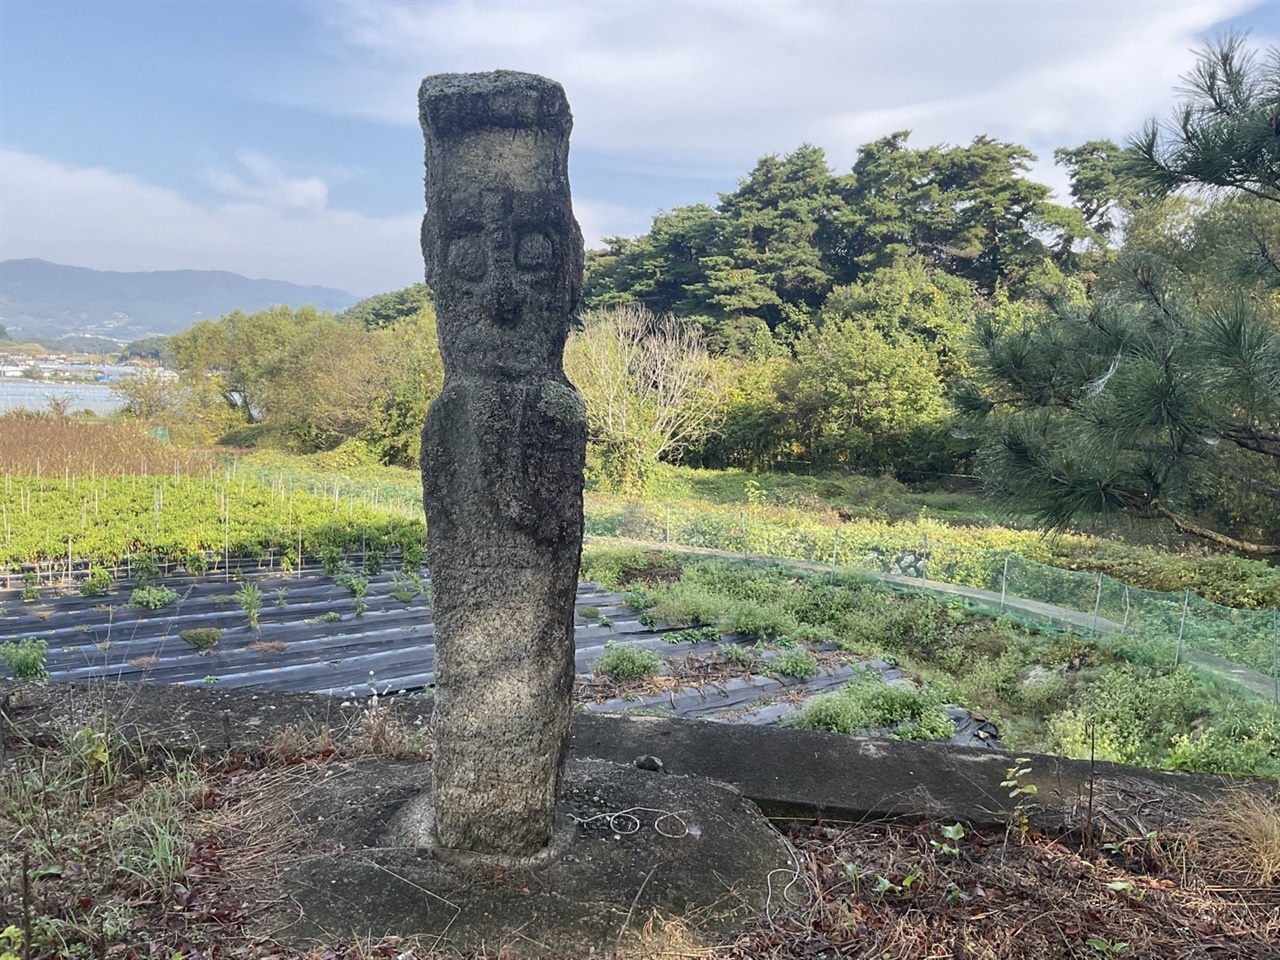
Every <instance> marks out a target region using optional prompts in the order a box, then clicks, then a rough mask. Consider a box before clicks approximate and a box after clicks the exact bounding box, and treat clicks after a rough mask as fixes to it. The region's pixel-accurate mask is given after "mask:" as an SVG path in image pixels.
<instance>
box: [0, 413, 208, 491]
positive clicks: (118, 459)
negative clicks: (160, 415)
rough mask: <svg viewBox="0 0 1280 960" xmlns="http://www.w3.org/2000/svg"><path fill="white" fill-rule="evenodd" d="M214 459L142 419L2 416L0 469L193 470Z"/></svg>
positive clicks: (44, 472)
mask: <svg viewBox="0 0 1280 960" xmlns="http://www.w3.org/2000/svg"><path fill="white" fill-rule="evenodd" d="M210 462H211V461H210V459H209V457H208V456H206V455H203V454H200V453H198V452H194V451H190V450H181V449H178V448H177V447H172V446H170V445H169V444H167V443H163V442H161V441H159V440H157V439H156V438H155V437H153V436H151V435H150V434H148V433H147V432H146V430H145V429H144V428H143V426H142V424H139V423H133V422H129V421H125V422H119V423H85V422H82V421H78V420H68V419H66V418H63V417H57V416H54V415H53V414H50V413H30V412H27V411H22V410H20V411H16V412H13V413H6V414H4V415H2V416H0V470H5V471H8V472H9V473H21V474H39V475H41V476H47V477H61V476H63V475H64V474H68V473H70V474H74V475H77V476H79V475H83V474H87V473H91V472H96V473H104V474H127V473H138V474H145V473H173V472H174V471H175V470H178V471H180V472H182V473H186V474H190V473H200V472H203V471H205V470H207V469H208V468H209V464H210Z"/></svg>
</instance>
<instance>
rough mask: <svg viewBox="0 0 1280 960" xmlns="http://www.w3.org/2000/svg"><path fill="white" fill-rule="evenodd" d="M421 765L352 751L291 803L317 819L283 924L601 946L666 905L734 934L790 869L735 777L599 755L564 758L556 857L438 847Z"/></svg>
mask: <svg viewBox="0 0 1280 960" xmlns="http://www.w3.org/2000/svg"><path fill="white" fill-rule="evenodd" d="M414 772H415V771H414V769H413V767H412V766H409V765H405V764H398V763H394V762H390V763H389V762H386V761H367V762H364V763H361V764H356V765H352V766H351V768H350V769H349V773H350V774H351V775H349V776H342V775H340V774H337V775H334V776H330V777H327V778H325V779H324V780H323V781H322V782H320V783H317V784H316V785H315V786H314V787H313V788H312V789H311V790H309V791H308V792H307V793H306V795H305V796H304V797H303V798H302V799H301V801H300V802H298V803H297V804H296V805H295V815H296V819H297V822H298V823H303V824H308V825H311V826H310V829H311V830H313V831H314V833H313V837H312V839H311V840H309V841H308V843H307V844H306V846H305V851H306V852H305V853H304V854H302V855H299V856H298V857H297V858H296V860H295V862H294V863H293V864H292V865H291V867H290V869H289V872H288V873H287V874H286V885H287V888H288V893H289V895H290V899H291V902H290V903H289V904H288V905H287V906H286V907H284V908H283V909H281V910H280V911H279V915H278V917H276V918H273V919H278V920H280V921H282V922H284V923H287V926H286V927H285V928H284V929H283V930H280V931H278V934H279V935H282V936H284V937H286V938H287V939H288V940H289V941H290V942H294V943H300V942H305V941H307V940H309V939H313V938H315V939H324V938H325V937H326V935H327V934H329V933H330V932H331V931H349V930H360V931H364V930H375V931H379V932H382V931H388V932H391V931H394V932H396V933H399V934H402V935H409V934H413V935H417V936H419V937H422V938H423V939H424V941H425V942H426V943H428V944H431V945H434V946H435V947H436V948H437V949H440V950H458V951H467V950H481V949H483V948H485V947H488V948H496V947H498V946H499V945H508V946H511V947H514V948H516V949H518V951H519V953H520V955H522V956H543V955H547V954H552V955H556V956H571V957H604V956H609V955H611V954H612V951H613V948H614V947H615V946H616V944H617V943H618V941H619V939H622V938H624V937H625V934H626V933H627V932H630V933H635V932H637V931H638V930H639V929H640V928H641V927H642V926H643V925H644V922H645V919H646V918H647V917H649V916H650V914H651V913H652V912H653V911H655V910H656V911H657V912H658V913H659V914H660V915H662V916H665V917H680V918H685V919H687V921H688V922H689V923H690V925H691V926H692V927H693V928H694V929H695V930H696V931H697V932H699V933H701V934H703V935H706V936H709V937H712V938H720V937H725V936H729V935H732V934H733V933H735V932H736V931H738V930H740V929H741V928H742V926H743V925H744V924H745V923H746V922H748V921H749V920H750V919H753V918H754V917H755V916H757V915H758V913H759V912H760V910H761V909H762V907H764V905H765V903H766V900H767V898H768V897H769V893H770V889H771V884H770V881H772V889H773V891H774V895H775V896H776V895H777V891H778V890H780V889H781V888H782V887H783V886H785V885H786V883H787V882H788V880H790V879H791V877H792V876H794V872H795V862H794V860H793V857H792V854H791V853H790V851H789V849H788V847H787V845H786V843H785V842H784V841H783V840H782V838H781V837H780V836H779V835H778V834H777V833H776V832H775V831H774V830H773V828H772V827H771V826H770V825H769V822H768V821H767V820H766V819H765V818H764V817H763V816H761V815H760V812H759V811H758V810H757V809H756V807H755V806H754V804H752V803H751V802H750V801H748V800H746V799H744V798H743V797H742V795H741V794H740V793H739V792H738V791H737V790H735V789H734V788H732V787H730V786H727V785H725V784H718V783H715V782H712V781H709V780H704V779H702V778H701V777H681V776H667V775H664V774H662V773H658V772H654V771H648V770H640V769H637V768H636V767H635V765H634V764H632V763H627V764H614V763H607V762H604V761H601V760H575V761H572V762H571V763H570V764H569V765H568V768H567V770H566V773H565V777H564V783H563V786H562V789H561V799H560V810H561V815H562V818H563V820H562V823H563V827H562V829H561V830H560V832H559V833H558V834H557V838H556V842H555V844H553V846H552V848H551V850H550V851H549V855H548V856H547V857H545V858H543V859H540V860H539V862H537V863H522V864H506V865H495V864H492V863H490V864H484V863H478V862H477V863H473V864H471V865H469V866H468V865H466V864H465V862H464V863H463V864H460V863H459V862H458V861H456V860H455V859H454V858H453V857H449V858H448V859H447V860H442V859H440V857H439V853H441V851H439V850H438V849H436V850H434V851H423V850H415V849H414V846H415V845H416V844H415V840H416V837H417V832H416V831H417V829H418V828H419V826H420V824H421V823H422V821H423V819H424V818H428V819H429V817H430V815H431V813H432V810H431V797H430V794H429V793H420V794H416V793H415V791H414V784H415V782H419V783H420V781H415V780H414V777H413V774H414ZM624 942H625V940H624Z"/></svg>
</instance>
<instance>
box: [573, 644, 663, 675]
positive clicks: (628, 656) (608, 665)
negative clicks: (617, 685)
mask: <svg viewBox="0 0 1280 960" xmlns="http://www.w3.org/2000/svg"><path fill="white" fill-rule="evenodd" d="M661 665H662V660H661V658H659V656H658V655H657V654H656V653H654V652H653V651H652V650H646V649H644V648H643V647H638V646H636V645H635V644H633V643H614V642H613V641H612V640H610V641H609V642H608V643H606V644H605V645H604V653H603V654H601V655H600V656H599V657H598V658H596V661H595V663H593V664H592V665H591V671H592V672H593V673H603V674H608V675H609V676H611V677H613V678H614V679H615V680H639V679H640V678H641V677H647V676H649V675H650V674H653V673H656V672H657V670H658V667H660V666H661Z"/></svg>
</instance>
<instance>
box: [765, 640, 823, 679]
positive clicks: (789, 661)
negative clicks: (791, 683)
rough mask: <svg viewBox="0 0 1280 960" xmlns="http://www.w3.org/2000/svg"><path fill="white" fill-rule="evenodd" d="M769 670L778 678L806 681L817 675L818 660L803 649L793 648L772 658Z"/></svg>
mask: <svg viewBox="0 0 1280 960" xmlns="http://www.w3.org/2000/svg"><path fill="white" fill-rule="evenodd" d="M769 669H770V671H771V672H773V673H776V674H778V675H779V676H783V677H794V678H796V679H797V680H807V679H809V677H815V676H817V675H818V672H819V667H818V658H817V657H815V656H814V655H813V654H812V653H810V652H809V651H808V650H807V649H805V648H804V647H794V648H792V649H790V650H784V651H783V652H782V653H780V654H778V655H777V656H776V657H774V658H773V660H771V661H770V662H769Z"/></svg>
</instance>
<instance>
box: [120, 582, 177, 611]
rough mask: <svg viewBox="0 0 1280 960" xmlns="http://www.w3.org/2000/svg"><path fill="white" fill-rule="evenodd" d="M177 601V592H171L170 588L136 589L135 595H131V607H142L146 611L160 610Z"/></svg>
mask: <svg viewBox="0 0 1280 960" xmlns="http://www.w3.org/2000/svg"><path fill="white" fill-rule="evenodd" d="M177 599H178V594H177V591H175V590H170V589H169V588H168V587H150V586H144V587H134V588H133V593H131V594H129V603H130V605H131V606H135V607H142V608H144V609H146V610H159V609H160V608H161V607H164V606H168V605H169V604H171V603H173V601H175V600H177Z"/></svg>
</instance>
